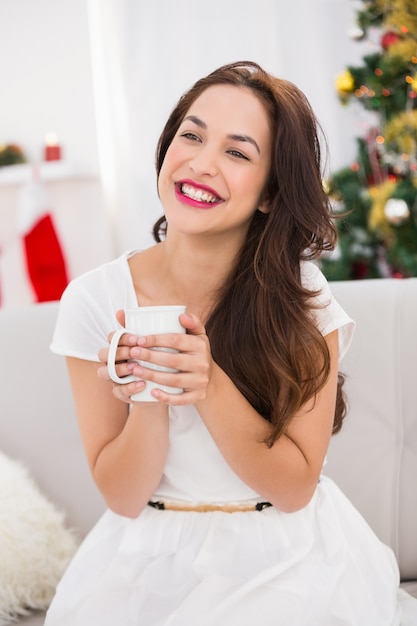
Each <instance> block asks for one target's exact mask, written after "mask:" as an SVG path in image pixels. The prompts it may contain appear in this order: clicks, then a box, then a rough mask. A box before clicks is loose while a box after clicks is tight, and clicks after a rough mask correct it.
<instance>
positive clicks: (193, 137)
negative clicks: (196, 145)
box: [181, 133, 200, 141]
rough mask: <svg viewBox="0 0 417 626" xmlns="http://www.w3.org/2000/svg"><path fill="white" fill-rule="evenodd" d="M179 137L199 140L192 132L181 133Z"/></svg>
mask: <svg viewBox="0 0 417 626" xmlns="http://www.w3.org/2000/svg"><path fill="white" fill-rule="evenodd" d="M181 137H185V139H190V140H191V141H200V138H199V137H197V135H195V134H194V133H182V135H181Z"/></svg>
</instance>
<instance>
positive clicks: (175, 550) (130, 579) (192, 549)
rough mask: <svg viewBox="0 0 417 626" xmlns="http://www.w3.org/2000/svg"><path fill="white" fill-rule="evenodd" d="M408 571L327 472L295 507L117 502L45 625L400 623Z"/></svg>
mask: <svg viewBox="0 0 417 626" xmlns="http://www.w3.org/2000/svg"><path fill="white" fill-rule="evenodd" d="M398 585H399V574H398V568H397V564H396V561H395V558H394V556H393V553H392V551H391V550H390V548H388V547H387V546H385V545H384V544H382V543H381V542H380V541H379V540H378V538H377V537H376V536H375V534H374V533H373V531H371V529H370V528H369V526H368V525H367V523H366V522H365V521H364V520H363V518H362V517H361V516H360V514H359V513H358V512H357V511H356V509H355V508H354V507H353V506H352V504H351V503H350V502H349V500H348V499H347V498H346V497H345V496H344V495H343V493H342V492H341V491H340V489H339V488H338V487H337V486H336V485H335V484H334V483H333V482H332V480H330V479H329V478H326V477H322V479H321V480H320V483H319V485H318V487H317V490H316V493H315V495H314V497H313V499H312V500H311V502H310V503H309V504H308V506H306V507H305V508H304V509H302V510H301V511H297V512H296V513H290V514H285V513H282V512H280V511H278V510H276V509H275V508H273V507H271V508H267V509H264V510H263V511H261V512H258V511H253V512H236V513H224V512H217V511H216V512H211V513H198V512H178V511H160V510H156V509H153V508H151V507H146V509H145V510H144V511H143V512H142V513H141V514H140V515H139V517H138V518H136V519H133V520H132V519H127V518H124V517H120V516H118V515H115V514H113V513H112V512H110V511H107V512H106V513H105V514H104V516H103V517H102V518H101V520H100V521H99V522H98V524H97V525H96V526H95V527H94V529H93V530H92V531H91V532H90V534H89V536H88V537H87V538H86V540H85V541H84V543H83V544H82V546H81V548H80V549H79V551H78V553H77V554H76V556H75V558H74V559H73V561H72V563H71V565H70V566H69V568H68V570H67V572H66V574H65V575H64V578H63V579H62V581H61V583H60V585H59V586H58V590H57V594H56V596H55V599H54V601H53V603H52V605H51V607H50V610H49V612H48V615H47V619H46V622H45V626H96V625H97V626H235V625H236V626H254V625H257V624H259V625H260V626H399V625H400V624H401V609H400V606H399V602H398V597H397V594H398Z"/></svg>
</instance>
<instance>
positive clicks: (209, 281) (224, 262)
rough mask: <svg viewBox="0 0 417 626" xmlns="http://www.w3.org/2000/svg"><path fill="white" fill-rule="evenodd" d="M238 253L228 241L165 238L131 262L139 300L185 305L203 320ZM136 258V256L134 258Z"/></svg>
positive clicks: (143, 302) (145, 302)
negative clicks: (208, 241)
mask: <svg viewBox="0 0 417 626" xmlns="http://www.w3.org/2000/svg"><path fill="white" fill-rule="evenodd" d="M237 254H238V250H236V247H235V248H234V249H233V246H232V245H231V242H230V241H220V240H216V242H210V245H209V244H208V243H207V241H206V240H204V241H201V240H198V239H197V238H184V239H181V240H179V238H177V237H171V238H170V237H169V236H168V237H167V239H166V241H163V242H161V243H159V244H157V245H156V246H153V247H152V248H149V249H148V250H145V251H144V252H142V253H139V254H138V255H135V256H134V257H132V260H131V262H130V267H131V272H132V276H133V282H134V284H135V289H136V293H137V296H138V301H139V302H140V303H141V304H143V305H145V304H185V305H187V307H188V308H189V310H190V311H191V312H193V313H195V314H196V315H198V316H199V317H200V318H203V319H206V318H207V316H208V314H209V312H210V310H211V309H212V308H213V306H214V305H215V303H216V301H217V297H218V293H219V290H220V289H221V287H222V286H223V284H224V282H225V280H226V279H227V276H228V275H229V274H230V271H231V269H232V268H233V265H234V262H235V259H236V255H237ZM135 257H137V258H136V259H135Z"/></svg>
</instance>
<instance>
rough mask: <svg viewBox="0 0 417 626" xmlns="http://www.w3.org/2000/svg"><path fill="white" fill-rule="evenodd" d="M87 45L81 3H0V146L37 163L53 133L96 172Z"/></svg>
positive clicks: (8, 0)
mask: <svg viewBox="0 0 417 626" xmlns="http://www.w3.org/2000/svg"><path fill="white" fill-rule="evenodd" d="M89 46H90V42H89V31H88V21H87V10H86V0H0V81H1V82H0V92H1V99H0V109H1V114H0V143H9V142H16V143H18V144H20V145H21V146H22V147H23V148H24V150H25V151H26V153H27V154H28V156H29V158H30V159H31V160H35V161H36V160H39V159H42V154H43V152H42V150H43V143H44V137H45V134H46V133H47V132H48V131H51V130H52V131H55V132H56V133H57V134H58V137H59V139H60V143H61V144H62V145H63V150H64V156H65V158H67V159H69V160H70V161H71V162H76V163H79V164H80V165H81V166H83V167H84V168H87V169H88V170H89V171H91V172H95V173H98V157H97V134H96V124H95V112H94V101H93V88H92V74H91V61H90V47H89Z"/></svg>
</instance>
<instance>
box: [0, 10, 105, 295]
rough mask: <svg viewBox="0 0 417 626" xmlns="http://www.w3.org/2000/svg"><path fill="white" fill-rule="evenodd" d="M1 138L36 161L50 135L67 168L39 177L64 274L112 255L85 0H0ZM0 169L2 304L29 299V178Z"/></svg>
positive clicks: (85, 267) (78, 272)
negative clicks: (20, 220)
mask: <svg viewBox="0 0 417 626" xmlns="http://www.w3.org/2000/svg"><path fill="white" fill-rule="evenodd" d="M0 81H1V82H0V93H1V95H0V144H2V143H3V144H6V143H17V144H19V145H20V146H21V147H22V149H23V150H24V152H25V153H26V155H27V157H28V159H29V160H30V161H31V162H34V163H36V162H40V161H42V160H43V156H44V155H43V149H44V137H45V134H46V133H47V132H49V131H54V132H56V133H57V135H58V138H59V142H60V144H61V145H62V150H63V158H64V160H65V161H67V163H68V165H69V167H68V169H69V170H71V171H72V172H73V174H70V175H65V176H64V177H62V178H59V179H56V177H55V179H53V180H44V186H45V188H46V192H47V195H48V197H49V206H48V207H46V208H47V209H49V210H50V211H51V213H52V214H53V217H54V221H55V225H56V229H57V231H58V235H59V237H60V239H61V243H62V246H63V248H64V252H65V256H66V259H67V265H68V272H69V276H70V278H72V277H75V276H77V275H79V274H80V273H82V272H84V271H86V270H88V269H90V268H91V267H94V266H95V265H97V264H99V263H102V262H104V261H105V260H107V259H109V258H110V257H112V256H113V255H114V250H113V247H112V241H111V236H110V230H109V225H108V218H107V214H106V210H105V203H104V198H103V190H102V185H101V180H100V171H99V162H98V151H97V130H96V119H95V105H94V98H93V84H92V68H91V55H90V38H89V25H88V15H87V8H86V0H0ZM7 169H8V168H2V170H3V171H2V172H0V293H1V305H2V306H3V307H5V306H15V305H22V304H26V303H28V302H31V301H33V299H34V294H33V292H32V290H31V286H30V283H29V282H28V277H27V275H26V269H25V265H24V251H23V247H22V241H21V238H20V236H19V233H18V228H17V217H18V215H17V214H18V198H19V191H20V189H21V187H22V185H23V184H24V183H25V180H26V178H27V176H28V172H23V173H22V174H21V177H20V180H19V177H18V176H16V178H15V180H12V179H11V178H10V179H8V177H7V174H8V172H6V170H7Z"/></svg>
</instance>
